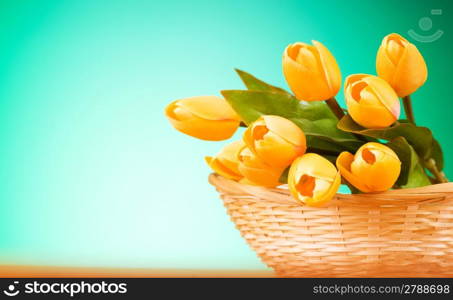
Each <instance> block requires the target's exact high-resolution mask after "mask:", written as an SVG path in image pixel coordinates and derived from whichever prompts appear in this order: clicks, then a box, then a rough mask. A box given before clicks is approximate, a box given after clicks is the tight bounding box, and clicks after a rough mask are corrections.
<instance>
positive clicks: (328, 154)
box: [165, 33, 448, 206]
mask: <svg viewBox="0 0 453 300" xmlns="http://www.w3.org/2000/svg"><path fill="white" fill-rule="evenodd" d="M376 69H377V74H378V76H374V75H368V74H353V75H350V76H348V77H347V78H346V80H345V82H344V96H345V102H346V105H347V110H344V109H343V108H341V107H340V105H339V104H338V103H337V101H336V99H335V96H336V95H337V93H338V91H339V90H340V86H341V73H340V69H339V67H338V64H337V62H336V60H335V58H334V56H333V55H332V54H331V52H330V51H329V50H328V49H327V48H326V47H325V46H324V45H323V44H321V43H320V42H317V41H313V45H309V44H305V43H294V44H291V45H289V46H288V47H287V48H286V49H285V50H284V52H283V73H284V76H285V78H286V81H287V83H288V85H289V87H290V89H291V91H292V92H293V93H289V92H287V91H286V90H284V89H281V88H278V87H275V86H272V85H270V84H267V83H265V82H263V81H261V80H259V79H257V78H256V77H254V76H252V75H250V74H248V73H246V72H243V71H241V70H236V71H237V73H238V74H239V76H240V77H241V79H242V81H243V82H244V84H245V86H246V88H247V89H246V90H224V91H221V93H222V95H223V98H221V97H217V96H202V97H192V98H186V99H180V100H176V101H174V102H172V103H170V104H169V105H168V106H167V107H166V110H165V114H166V116H167V118H168V120H169V121H170V123H171V124H172V125H173V126H174V127H175V128H176V129H177V130H179V131H181V132H183V133H185V134H188V135H190V136H193V137H196V138H199V139H202V140H209V141H220V140H225V139H228V138H230V137H231V136H232V135H233V134H234V133H235V132H236V130H238V128H239V127H246V129H245V131H244V133H243V137H242V139H241V140H239V141H234V142H232V143H231V144H228V145H227V146H225V147H224V148H223V149H222V150H221V151H220V152H219V153H218V154H217V155H216V156H213V157H206V162H207V163H208V165H209V166H210V167H211V168H212V170H214V172H216V173H217V174H219V175H221V176H224V177H226V178H229V179H232V180H235V181H239V182H241V183H243V184H250V185H258V186H263V187H270V188H272V187H276V186H279V185H281V184H288V187H289V189H290V191H291V194H292V195H293V196H294V198H295V199H296V200H298V201H300V202H301V203H304V204H306V205H310V206H321V205H323V204H325V203H327V202H328V201H329V200H330V199H332V197H333V196H334V195H335V194H336V192H337V191H338V189H339V186H340V184H342V183H343V184H346V185H347V186H348V187H349V188H350V189H351V192H352V193H375V192H383V191H386V190H388V189H391V188H393V189H402V188H414V187H421V186H426V185H430V184H435V183H444V182H448V180H447V178H446V177H445V174H444V173H443V172H442V169H443V165H444V161H443V155H442V150H441V147H440V144H439V143H438V142H437V140H436V139H435V138H434V137H433V135H432V133H431V131H430V130H429V129H428V128H426V127H421V126H417V125H416V124H415V118H414V113H413V111H412V106H411V94H412V93H414V92H415V91H416V90H417V89H418V88H419V87H420V86H422V85H423V84H424V83H425V81H426V78H427V67H426V64H425V61H424V59H423V57H422V55H421V54H420V52H419V51H418V49H417V48H416V47H415V46H414V45H413V44H411V43H410V42H409V41H407V40H406V39H405V38H403V37H402V36H400V35H398V34H395V33H393V34H390V35H388V36H386V37H385V38H384V39H383V41H382V44H381V46H380V48H379V50H378V52H377V58H376ZM399 98H402V103H403V106H404V109H405V115H406V119H399V117H400V110H401V109H400V99H399Z"/></svg>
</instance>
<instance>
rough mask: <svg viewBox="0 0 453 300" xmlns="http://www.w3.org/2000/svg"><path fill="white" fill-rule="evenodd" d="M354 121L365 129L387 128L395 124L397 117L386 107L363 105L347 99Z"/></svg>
mask: <svg viewBox="0 0 453 300" xmlns="http://www.w3.org/2000/svg"><path fill="white" fill-rule="evenodd" d="M346 103H347V105H348V112H349V114H350V115H351V117H352V119H354V121H355V122H356V123H358V124H360V125H362V126H363V127H365V128H386V127H389V126H390V125H392V124H393V123H395V121H396V118H395V116H394V115H393V114H392V113H391V112H390V111H389V110H388V109H387V108H386V107H384V106H372V105H361V104H358V103H355V102H354V101H351V100H348V99H346Z"/></svg>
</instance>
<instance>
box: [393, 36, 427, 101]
mask: <svg viewBox="0 0 453 300" xmlns="http://www.w3.org/2000/svg"><path fill="white" fill-rule="evenodd" d="M427 77H428V69H427V67H426V63H425V60H424V59H423V56H422V55H421V54H420V52H419V51H418V49H417V47H415V46H414V45H413V44H408V45H407V46H406V49H405V51H404V54H403V55H402V57H401V59H400V62H399V64H398V66H397V68H396V70H395V73H394V80H393V82H394V83H395V86H394V88H395V91H396V93H397V94H398V96H400V97H405V96H407V95H410V94H412V93H413V92H415V91H416V90H417V89H418V88H419V87H420V86H422V85H423V84H424V83H425V81H426V79H427Z"/></svg>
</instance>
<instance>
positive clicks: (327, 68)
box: [312, 41, 341, 95]
mask: <svg viewBox="0 0 453 300" xmlns="http://www.w3.org/2000/svg"><path fill="white" fill-rule="evenodd" d="M312 43H313V45H314V46H315V47H316V49H317V50H318V53H319V59H320V61H321V64H322V70H324V77H325V79H326V82H327V85H328V86H329V88H330V91H331V93H332V94H333V95H336V94H337V93H338V91H339V90H340V87H341V71H340V67H339V66H338V64H337V61H336V60H335V57H334V56H333V55H332V53H330V51H329V50H328V49H327V48H326V47H325V46H324V45H323V44H321V43H320V42H318V41H312Z"/></svg>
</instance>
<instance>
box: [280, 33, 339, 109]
mask: <svg viewBox="0 0 453 300" xmlns="http://www.w3.org/2000/svg"><path fill="white" fill-rule="evenodd" d="M312 43H313V46H312V45H308V44H305V43H294V44H292V45H289V46H288V47H286V49H285V52H284V53H283V74H284V75H285V78H286V81H287V82H288V85H289V87H290V89H291V90H292V91H293V93H294V94H295V95H296V98H297V99H299V100H306V101H319V100H327V99H330V98H332V97H334V96H335V95H336V94H337V93H338V91H339V90H340V87H341V72H340V68H339V67H338V64H337V62H336V60H335V58H334V57H333V55H332V53H330V51H329V50H328V49H327V48H326V47H325V46H324V45H323V44H321V43H320V42H317V41H312Z"/></svg>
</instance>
